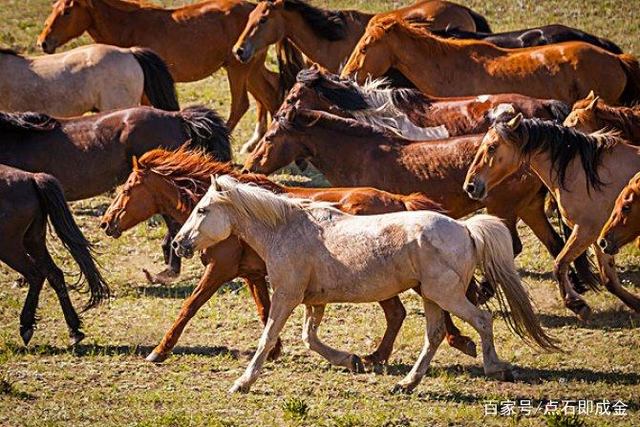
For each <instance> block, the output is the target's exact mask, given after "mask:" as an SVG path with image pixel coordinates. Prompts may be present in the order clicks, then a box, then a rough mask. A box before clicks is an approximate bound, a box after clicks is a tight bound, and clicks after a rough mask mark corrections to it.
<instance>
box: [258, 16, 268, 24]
mask: <svg viewBox="0 0 640 427" xmlns="http://www.w3.org/2000/svg"><path fill="white" fill-rule="evenodd" d="M265 22H267V17H266V16H263V17H262V18H260V21H259V23H260V24H264V23H265Z"/></svg>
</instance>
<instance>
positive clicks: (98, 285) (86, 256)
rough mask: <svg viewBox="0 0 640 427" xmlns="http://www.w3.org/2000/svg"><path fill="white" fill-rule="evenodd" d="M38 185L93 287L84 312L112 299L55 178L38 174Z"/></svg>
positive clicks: (48, 210)
mask: <svg viewBox="0 0 640 427" xmlns="http://www.w3.org/2000/svg"><path fill="white" fill-rule="evenodd" d="M34 182H35V186H36V189H37V191H38V195H39V197H40V203H41V204H42V206H43V208H44V210H45V211H46V213H47V214H48V215H49V220H50V221H51V224H52V225H53V229H54V230H55V232H56V234H57V235H58V237H59V238H60V240H61V241H62V244H63V245H64V246H65V248H67V250H68V251H69V253H71V256H72V257H73V259H74V260H75V261H76V263H77V264H78V266H79V267H80V271H81V273H82V275H83V276H84V277H85V278H86V280H87V283H88V284H89V292H90V294H91V296H90V298H89V302H88V303H87V305H86V306H85V308H84V310H83V311H85V310H88V309H90V308H92V307H94V306H96V305H98V304H100V303H101V302H103V301H105V300H107V299H109V294H110V291H109V286H108V285H107V283H106V282H105V280H104V278H103V277H102V274H101V273H100V271H99V270H98V267H97V266H96V263H95V260H94V258H93V254H92V246H91V243H89V241H87V239H86V238H85V237H84V235H83V234H82V231H80V228H78V225H77V224H76V222H75V221H74V219H73V215H71V211H70V210H69V206H68V205H67V201H66V199H65V198H64V193H63V191H62V187H60V184H59V183H58V180H57V179H55V178H54V177H53V176H51V175H48V174H45V173H37V174H35V176H34Z"/></svg>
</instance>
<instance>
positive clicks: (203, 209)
mask: <svg viewBox="0 0 640 427" xmlns="http://www.w3.org/2000/svg"><path fill="white" fill-rule="evenodd" d="M198 213H199V214H200V215H204V214H206V213H207V209H206V208H198Z"/></svg>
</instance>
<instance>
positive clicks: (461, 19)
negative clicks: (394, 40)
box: [233, 0, 491, 89]
mask: <svg viewBox="0 0 640 427" xmlns="http://www.w3.org/2000/svg"><path fill="white" fill-rule="evenodd" d="M386 15H393V16H398V17H406V18H411V19H419V20H422V21H427V22H429V26H430V28H445V27H446V26H447V25H455V26H456V27H458V28H462V29H466V30H470V31H474V30H477V31H491V29H490V28H489V24H488V23H487V21H486V20H485V19H484V18H483V17H482V16H480V15H479V14H477V13H475V12H474V11H472V10H471V9H469V8H467V7H465V6H460V5H458V4H455V3H451V2H448V1H441V0H426V1H420V2H418V3H416V4H413V5H411V6H407V7H404V8H401V9H398V10H394V11H391V12H385V13H381V14H379V15H376V16H386ZM372 18H374V14H371V13H365V12H360V11H357V10H340V11H333V10H325V9H321V8H318V7H314V6H311V5H310V4H308V3H307V2H305V1H304V0H275V1H274V0H261V1H260V2H259V3H258V5H257V6H256V8H255V9H254V10H253V11H252V12H251V14H250V15H249V19H248V20H247V24H246V27H245V28H244V31H242V34H241V35H240V37H239V38H238V40H237V41H236V43H235V45H234V47H233V52H234V54H235V55H236V57H237V58H238V59H239V60H240V61H242V62H247V61H250V60H251V59H252V58H253V57H254V56H255V54H256V53H258V52H261V51H262V50H264V49H265V48H267V47H268V46H269V45H272V44H274V43H281V42H283V41H285V40H290V41H291V42H292V43H293V45H294V46H295V48H297V49H299V50H300V51H301V52H302V53H303V54H304V55H305V56H306V57H307V58H309V59H310V60H311V61H313V62H315V63H316V64H319V65H321V66H322V67H323V68H325V69H327V70H329V71H331V72H334V73H337V72H338V71H339V69H340V66H341V65H342V63H343V62H344V61H345V60H346V59H347V58H348V57H349V55H350V54H351V52H352V51H353V48H354V47H355V45H356V44H357V43H358V40H359V39H360V37H362V34H364V31H365V28H366V27H367V24H368V23H369V21H370V20H371V19H372ZM282 47H283V49H282V50H281V51H280V52H279V54H280V55H279V59H280V64H279V65H280V73H281V81H282V82H283V84H284V87H286V88H287V89H288V88H290V87H291V86H292V85H293V83H294V82H295V76H296V74H297V73H298V71H300V69H301V67H302V64H301V60H300V58H298V57H297V51H296V50H294V49H292V47H291V46H290V45H289V44H288V43H285V44H282Z"/></svg>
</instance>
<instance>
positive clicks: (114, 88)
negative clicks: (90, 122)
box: [0, 44, 179, 117]
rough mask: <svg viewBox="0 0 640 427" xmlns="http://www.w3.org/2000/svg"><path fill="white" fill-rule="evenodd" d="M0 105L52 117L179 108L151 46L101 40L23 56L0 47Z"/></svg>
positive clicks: (2, 108)
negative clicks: (144, 107)
mask: <svg viewBox="0 0 640 427" xmlns="http://www.w3.org/2000/svg"><path fill="white" fill-rule="evenodd" d="M0 94H1V95H0V111H11V112H13V111H15V112H24V111H37V112H39V113H45V114H48V115H52V116H58V117H70V116H78V115H82V114H84V113H86V112H88V111H96V112H97V111H109V110H115V109H120V108H129V107H135V106H138V105H140V104H141V103H144V104H151V105H153V106H154V107H157V108H161V109H163V110H179V106H178V100H177V98H176V93H175V88H174V83H173V78H172V77H171V74H170V73H169V70H168V68H167V66H166V64H165V63H164V61H163V60H162V59H161V58H160V57H159V56H158V55H157V54H156V53H154V52H153V51H152V50H150V49H143V48H137V47H133V48H129V49H123V48H119V47H114V46H108V45H103V44H92V45H88V46H82V47H78V48H76V49H72V50H69V51H67V52H63V53H57V54H55V55H45V56H35V57H26V56H22V55H18V54H17V53H15V52H13V51H11V50H7V49H0Z"/></svg>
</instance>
